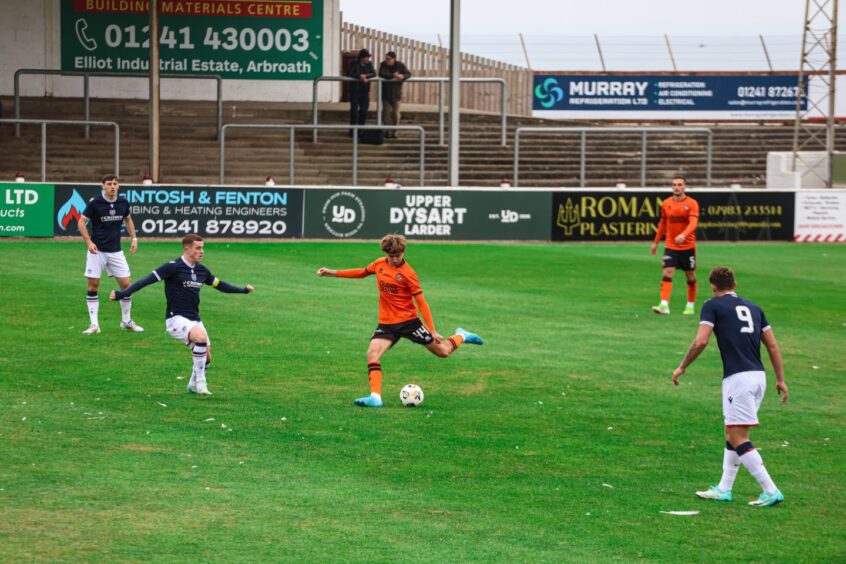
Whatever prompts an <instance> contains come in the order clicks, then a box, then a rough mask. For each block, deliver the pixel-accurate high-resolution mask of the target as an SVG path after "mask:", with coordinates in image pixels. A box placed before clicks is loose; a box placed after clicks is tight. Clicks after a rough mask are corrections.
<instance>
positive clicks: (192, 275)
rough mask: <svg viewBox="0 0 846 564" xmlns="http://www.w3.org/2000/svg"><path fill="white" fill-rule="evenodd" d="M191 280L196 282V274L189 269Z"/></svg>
mask: <svg viewBox="0 0 846 564" xmlns="http://www.w3.org/2000/svg"><path fill="white" fill-rule="evenodd" d="M191 280H193V281H194V282H196V281H197V275H196V274H194V271H193V270H192V271H191Z"/></svg>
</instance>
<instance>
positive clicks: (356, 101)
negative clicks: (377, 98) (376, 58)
mask: <svg viewBox="0 0 846 564" xmlns="http://www.w3.org/2000/svg"><path fill="white" fill-rule="evenodd" d="M347 76H348V77H350V78H354V79H355V80H356V82H351V83H350V125H364V124H365V123H366V122H367V111H368V109H369V107H370V79H371V78H374V77H375V76H376V70H375V69H374V68H373V63H371V62H370V52H369V51H368V50H367V49H362V50H361V51H359V52H358V58H357V59H356V60H355V61H353V62H352V64H350V68H349V69H347ZM352 134H353V132H352V131H350V136H351V137H352Z"/></svg>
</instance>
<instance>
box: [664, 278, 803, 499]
mask: <svg viewBox="0 0 846 564" xmlns="http://www.w3.org/2000/svg"><path fill="white" fill-rule="evenodd" d="M709 281H710V282H711V289H712V290H713V291H714V297H713V298H711V299H710V300H708V301H707V302H705V304H704V305H703V306H702V313H701V314H700V321H699V331H698V332H697V333H696V339H695V340H694V341H693V344H692V345H691V346H690V350H688V351H687V354H686V355H685V357H684V359H683V360H682V362H681V364H680V365H679V367H678V368H676V369H675V371H673V384H675V385H677V386H678V384H679V376H681V375H682V374H684V371H685V369H687V367H688V366H690V364H691V363H692V362H693V361H694V360H696V357H698V356H699V354H700V353H701V352H702V351H703V350H705V347H706V346H708V340H709V339H710V338H711V333H712V332H713V333H716V335H717V345H718V346H719V347H720V356H721V357H722V359H723V416H724V417H725V430H726V449H725V451H724V453H723V477H722V479H721V480H720V483H719V484H718V485H716V486H711V488H710V489H708V490H706V491H702V492H696V495H697V496H698V497H701V498H702V499H713V500H716V501H731V500H732V496H731V488H732V485H734V479H735V477H736V476H737V470H738V467H739V465H740V464H743V466H745V467H746V469H747V470H749V473H750V474H752V476H753V477H754V478H755V479H756V480H758V483H759V484H760V485H761V488H763V490H764V491H763V493H761V495H760V497H758V499H757V500H755V501H751V502H749V505H754V506H758V507H765V506H769V505H775V504H777V503H781V502H782V501H784V495H782V493H781V492H780V491H779V490H778V488H777V487H776V485H775V484H774V483H773V480H772V478H770V474H769V473H768V472H767V469H766V468H764V461H763V460H762V459H761V455H760V453H758V451H757V450H755V447H754V446H752V443H751V442H750V440H749V428H750V427H756V426H757V425H758V408H759V407H761V400H763V399H764V390H766V388H767V378H766V374H764V365H763V364H762V363H761V341H763V342H764V346H765V347H767V352H768V353H769V355H770V362H772V365H773V370H775V375H776V390H777V391H778V393H779V395H782V398H781V401H782V403H783V402H786V401H787V384H785V383H784V366H783V364H782V361H781V352H779V350H778V344H776V339H775V336H774V335H773V331H772V329H771V328H770V324H769V323H767V318H766V316H765V315H764V312H763V311H762V310H761V308H760V307H758V306H757V305H756V304H754V303H752V302H750V301H749V300H744V299H743V298H741V297H738V295H737V294H735V293H734V290H735V288H736V287H737V284H736V283H735V281H734V272H732V270H731V269H730V268H726V267H723V266H718V267H717V268H715V269H714V270H712V271H711V276H710V277H709Z"/></svg>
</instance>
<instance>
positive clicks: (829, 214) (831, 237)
mask: <svg viewBox="0 0 846 564" xmlns="http://www.w3.org/2000/svg"><path fill="white" fill-rule="evenodd" d="M794 238H795V239H796V241H799V242H802V243H846V192H844V191H843V190H814V191H807V192H805V191H801V192H797V193H796V227H795V229H794Z"/></svg>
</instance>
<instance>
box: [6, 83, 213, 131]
mask: <svg viewBox="0 0 846 564" xmlns="http://www.w3.org/2000/svg"><path fill="white" fill-rule="evenodd" d="M25 74H32V75H44V76H48V75H56V76H81V77H82V84H83V86H82V92H83V93H82V97H83V115H84V116H85V120H86V121H88V120H90V119H91V103H90V98H91V96H90V89H89V82H90V81H91V78H92V77H95V78H101V77H103V78H147V77H149V76H150V75H149V74H148V73H134V72H133V73H117V72H82V71H64V70H57V69H18V70H16V71H15V119H21V85H20V79H21V76H23V75H25ZM161 78H162V79H166V78H178V79H201V80H214V81H216V82H217V89H216V101H217V121H216V124H217V128H216V130H215V139H219V138H220V128H221V127H222V126H223V78H222V77H221V76H220V75H218V74H203V75H197V74H163V75H161ZM20 136H21V129H20V127H19V126H15V137H20ZM88 136H89V128H88V127H87V126H86V127H85V138H86V139H88Z"/></svg>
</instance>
